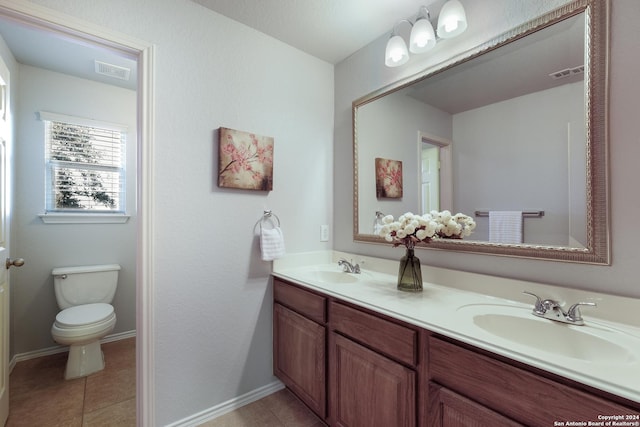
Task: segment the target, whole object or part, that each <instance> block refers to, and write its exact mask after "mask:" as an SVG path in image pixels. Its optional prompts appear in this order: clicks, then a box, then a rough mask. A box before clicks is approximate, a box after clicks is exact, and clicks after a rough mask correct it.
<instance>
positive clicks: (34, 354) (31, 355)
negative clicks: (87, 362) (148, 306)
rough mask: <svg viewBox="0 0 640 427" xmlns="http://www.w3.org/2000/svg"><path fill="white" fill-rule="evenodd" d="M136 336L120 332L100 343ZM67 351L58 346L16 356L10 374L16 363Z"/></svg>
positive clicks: (11, 364)
mask: <svg viewBox="0 0 640 427" xmlns="http://www.w3.org/2000/svg"><path fill="white" fill-rule="evenodd" d="M135 336H136V331H127V332H120V333H117V334H112V335H107V336H106V337H104V338H102V339H101V340H100V342H101V343H107V342H113V341H119V340H124V339H127V338H132V337H135ZM67 351H69V346H67V345H56V346H54V347H47V348H43V349H40V350H35V351H29V352H27V353H20V354H15V355H14V356H13V357H12V358H11V361H10V362H9V373H11V371H13V368H14V367H15V366H16V363H18V362H22V361H25V360H29V359H35V358H37V357H42V356H50V355H52V354H58V353H65V352H67Z"/></svg>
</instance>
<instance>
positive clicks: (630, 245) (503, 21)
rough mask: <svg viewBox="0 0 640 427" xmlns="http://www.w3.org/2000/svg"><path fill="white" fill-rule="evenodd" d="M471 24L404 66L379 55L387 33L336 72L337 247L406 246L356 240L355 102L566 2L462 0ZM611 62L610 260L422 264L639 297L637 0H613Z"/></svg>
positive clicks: (428, 260) (451, 257)
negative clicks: (353, 183)
mask: <svg viewBox="0 0 640 427" xmlns="http://www.w3.org/2000/svg"><path fill="white" fill-rule="evenodd" d="M462 3H463V5H464V7H465V9H466V13H467V18H468V21H469V27H468V29H467V31H466V32H465V33H464V34H462V35H461V36H460V37H458V38H456V39H451V40H446V41H444V42H442V43H439V44H438V45H437V46H436V47H435V49H434V50H432V51H431V52H430V53H429V54H428V55H424V56H421V57H414V58H412V59H411V60H410V61H409V62H408V63H407V64H406V65H405V66H403V67H399V68H396V69H391V68H386V67H385V66H384V64H383V61H382V56H383V52H384V46H385V43H386V41H387V37H386V36H385V37H381V38H379V39H378V40H376V41H374V42H373V43H371V44H370V45H368V46H366V47H365V48H363V49H361V50H360V51H358V52H357V53H356V54H354V55H352V56H351V57H349V58H348V59H346V60H345V61H343V62H341V63H340V64H338V65H337V66H336V72H335V98H336V103H335V143H334V144H335V156H334V169H335V180H336V182H340V183H341V185H336V186H335V188H334V194H335V196H334V201H335V202H334V203H335V207H336V208H335V213H334V215H335V221H336V226H335V236H336V240H335V248H336V249H337V250H341V251H347V252H356V253H363V254H367V255H372V256H380V257H386V258H392V259H399V258H400V256H401V253H400V252H399V251H398V250H394V249H393V248H391V247H388V246H385V245H371V244H360V243H355V242H353V240H352V237H351V236H352V221H351V218H352V216H353V212H352V192H351V188H350V186H348V185H346V184H345V183H347V182H349V180H350V179H351V176H352V170H353V169H352V161H353V158H352V154H351V102H352V101H353V100H354V99H357V98H360V97H362V96H365V95H366V94H368V93H371V92H373V91H375V90H378V89H379V88H381V87H383V86H385V85H388V84H390V83H391V82H393V81H396V80H398V79H400V78H404V77H408V76H410V75H412V74H415V73H417V72H418V71H420V70H421V69H424V68H425V67H428V66H433V65H435V64H437V63H439V62H442V61H443V60H445V59H446V58H447V57H448V56H450V55H452V54H456V53H460V52H463V51H465V50H467V49H470V48H472V47H474V46H476V45H478V44H480V43H481V42H482V41H485V40H487V39H490V38H492V37H495V36H497V35H498V34H500V33H502V32H504V31H506V30H508V29H510V28H513V27H515V26H517V25H519V24H522V23H523V22H526V21H527V20H529V19H532V18H534V17H535V16H538V15H540V14H542V13H544V12H547V11H549V10H551V9H553V8H555V7H556V6H559V5H561V4H563V3H565V2H564V1H551V0H550V1H545V2H513V1H511V0H491V1H490V2H477V1H472V0H462ZM611 12H612V16H611V51H610V53H611V58H610V60H611V62H610V75H609V82H610V97H609V102H610V114H609V119H610V138H609V141H610V160H611V168H610V190H611V191H610V196H611V197H610V198H611V239H612V257H613V258H612V260H613V262H612V265H611V266H592V265H583V264H573V263H561V262H549V261H539V260H526V259H516V258H505V257H495V256H489V255H475V254H462V253H452V252H444V251H434V250H425V251H422V252H421V254H420V255H419V257H420V259H421V260H422V262H423V263H425V264H431V265H437V266H441V267H448V268H456V269H463V270H466V271H474V272H479V273H486V274H493V275H497V276H505V277H513V278H517V279H523V280H533V281H538V282H542V283H549V284H555V285H559V286H567V287H572V288H582V289H590V290H597V291H602V292H610V293H613V294H619V295H628V296H637V297H640V287H639V286H638V269H637V259H638V241H640V232H639V231H638V230H637V229H636V228H635V227H633V225H632V224H634V223H635V218H638V217H639V216H640V203H638V198H637V197H636V196H634V195H635V194H637V188H636V187H637V184H636V183H637V182H640V168H638V167H637V162H638V159H639V158H640V143H638V135H639V134H640V122H639V121H638V120H637V114H636V113H634V112H637V111H639V110H640V85H638V84H637V72H636V71H634V70H637V69H638V67H639V66H640V58H639V57H638V55H636V54H634V52H636V51H637V46H636V45H637V42H635V40H639V39H640V27H639V26H638V25H637V22H636V21H637V17H638V16H640V2H638V1H636V0H614V1H612V2H611Z"/></svg>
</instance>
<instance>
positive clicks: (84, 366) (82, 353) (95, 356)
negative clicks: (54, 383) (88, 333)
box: [64, 340, 104, 380]
mask: <svg viewBox="0 0 640 427" xmlns="http://www.w3.org/2000/svg"><path fill="white" fill-rule="evenodd" d="M103 369H104V354H103V353H102V349H101V348H100V341H99V340H95V341H93V342H90V343H86V344H74V345H71V346H69V357H68V359H67V368H66V369H65V371H64V379H65V380H71V379H74V378H81V377H86V376H87V375H91V374H93V373H95V372H98V371H101V370H103Z"/></svg>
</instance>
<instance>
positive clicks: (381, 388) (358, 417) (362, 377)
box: [329, 332, 416, 427]
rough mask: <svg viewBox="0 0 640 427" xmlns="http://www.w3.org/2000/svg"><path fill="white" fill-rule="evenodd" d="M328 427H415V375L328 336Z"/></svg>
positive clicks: (381, 358)
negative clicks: (329, 389)
mask: <svg viewBox="0 0 640 427" xmlns="http://www.w3.org/2000/svg"><path fill="white" fill-rule="evenodd" d="M329 354H330V356H329V357H330V362H329V366H330V368H329V369H330V383H329V384H330V388H331V394H330V413H329V418H330V424H331V425H332V426H335V427H337V426H340V427H414V426H415V425H416V409H415V407H416V405H415V396H416V390H415V387H416V386H415V384H416V379H415V376H416V374H415V372H414V371H412V370H411V369H409V368H406V367H404V366H402V365H401V364H399V363H396V362H394V361H392V360H390V359H388V358H386V357H384V356H381V355H379V354H378V353H375V352H373V351H371V350H369V349H367V348H365V347H363V346H361V345H359V344H356V343H355V342H353V341H351V340H349V339H347V338H345V337H343V336H341V335H338V334H337V333H335V332H334V333H331V335H330V338H329Z"/></svg>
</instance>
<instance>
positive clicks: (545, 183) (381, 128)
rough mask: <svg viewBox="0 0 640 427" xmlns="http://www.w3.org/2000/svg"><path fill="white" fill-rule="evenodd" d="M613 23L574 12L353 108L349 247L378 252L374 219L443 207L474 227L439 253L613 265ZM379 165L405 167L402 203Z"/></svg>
mask: <svg viewBox="0 0 640 427" xmlns="http://www.w3.org/2000/svg"><path fill="white" fill-rule="evenodd" d="M606 26H607V17H606V5H605V2H596V1H593V2H592V1H590V0H583V1H575V2H573V3H571V4H569V5H568V6H566V7H564V8H561V9H558V10H556V11H553V12H551V13H549V14H547V15H545V16H543V17H540V18H538V19H536V20H535V21H532V22H530V23H527V24H525V25H523V26H522V27H520V28H518V29H515V30H513V31H512V32H509V33H507V34H505V35H503V36H501V37H499V38H497V39H495V40H491V41H489V42H487V43H486V44H485V45H483V46H480V47H479V48H478V49H477V50H475V52H473V53H471V54H467V55H466V56H464V57H463V58H454V59H453V60H452V61H451V62H449V63H447V64H443V65H442V66H441V67H439V68H436V69H430V70H427V71H425V72H424V73H421V74H420V75H418V76H416V77H413V78H411V79H409V80H408V81H402V82H399V83H396V84H394V85H392V86H391V87H388V88H384V89H382V90H380V91H378V92H376V93H374V94H371V95H368V96H366V97H364V98H362V99H360V100H356V101H355V102H354V105H353V107H354V108H353V114H354V116H353V117H354V130H353V131H354V168H355V173H354V177H355V180H354V206H355V212H354V239H355V240H357V241H368V242H381V243H382V240H381V239H380V238H379V237H377V236H376V235H375V221H374V220H375V217H376V214H377V212H383V213H385V214H391V215H394V216H398V215H400V214H402V213H404V212H414V213H422V212H428V211H430V210H444V209H448V210H451V211H452V212H454V213H455V212H462V213H465V214H468V215H471V216H474V215H475V214H476V212H477V213H478V215H476V216H475V217H474V219H475V220H476V222H477V224H478V227H477V229H476V231H475V233H474V234H473V236H472V237H471V240H472V241H469V240H465V241H464V242H459V241H454V242H451V241H441V242H434V243H431V244H430V246H432V247H438V248H441V249H449V250H464V251H471V252H482V253H495V254H500V255H511V256H524V257H536V258H547V259H556V260H565V261H578V262H589V263H600V264H603V263H604V264H607V263H608V262H609V254H608V235H607V229H608V227H607V221H608V219H607V201H606V197H607V195H606V162H607V159H606V143H607V142H606V81H605V76H606V66H607V64H606V61H605V58H606V49H607V41H606V34H607V28H606ZM376 158H383V159H387V160H389V161H395V162H401V163H400V164H401V168H402V187H403V188H402V197H401V198H391V197H381V194H383V195H384V193H381V192H380V191H376V178H378V176H377V174H376V173H377V172H378V171H377V169H376V166H375V162H374V159H376ZM507 212H510V213H511V214H507ZM523 213H525V214H524V215H523ZM531 213H534V214H531ZM505 215H506V216H507V218H509V216H511V217H512V218H516V217H517V218H518V221H519V222H521V223H522V226H521V228H520V230H519V231H518V232H517V234H518V235H517V236H515V237H513V236H508V237H509V239H507V240H503V239H502V238H501V237H500V235H499V234H500V233H498V232H497V230H499V229H500V228H501V226H502V224H501V223H500V221H499V217H500V216H503V217H504V216H505ZM372 224H373V227H372ZM512 238H515V240H512Z"/></svg>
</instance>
